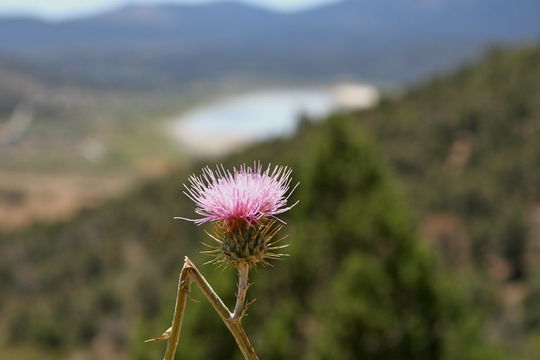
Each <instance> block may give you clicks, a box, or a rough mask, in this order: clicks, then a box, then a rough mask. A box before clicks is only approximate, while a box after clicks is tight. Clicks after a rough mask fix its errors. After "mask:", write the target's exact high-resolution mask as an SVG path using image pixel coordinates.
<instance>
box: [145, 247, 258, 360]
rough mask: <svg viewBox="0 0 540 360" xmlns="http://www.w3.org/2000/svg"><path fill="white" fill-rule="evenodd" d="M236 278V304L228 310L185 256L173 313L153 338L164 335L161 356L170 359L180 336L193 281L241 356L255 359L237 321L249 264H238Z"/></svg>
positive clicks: (242, 329)
mask: <svg viewBox="0 0 540 360" xmlns="http://www.w3.org/2000/svg"><path fill="white" fill-rule="evenodd" d="M238 271H239V281H238V293H237V299H236V306H235V311H234V313H232V314H231V312H230V311H229V309H228V308H227V306H226V305H225V304H224V303H223V301H222V300H221V298H220V297H219V296H218V295H217V294H216V292H215V291H214V290H213V289H212V287H211V286H210V284H208V282H207V281H206V279H205V278H204V277H203V276H202V274H201V273H200V271H199V270H198V269H197V268H196V267H195V265H193V263H192V262H191V260H189V258H187V257H186V259H185V263H184V267H183V268H182V271H181V273H180V280H179V284H178V293H177V296H176V306H175V310H174V317H173V323H172V327H171V328H170V329H169V330H167V331H166V332H165V334H164V335H163V336H162V337H160V338H156V339H155V340H162V339H168V340H169V341H168V344H167V350H166V352H165V357H164V358H163V360H174V356H175V353H176V348H177V346H178V341H179V340H180V328H181V326H182V320H183V317H184V311H185V309H186V301H187V296H188V293H189V290H190V284H191V283H192V282H194V283H195V284H197V285H198V286H199V288H200V289H201V291H202V292H203V294H204V296H205V297H206V299H208V301H209V302H210V304H211V305H212V307H213V308H214V310H216V312H217V313H218V315H219V316H220V318H221V319H222V320H223V322H224V323H225V325H226V326H227V328H228V329H229V331H230V332H231V334H232V335H233V337H234V339H235V340H236V344H237V345H238V347H239V348H240V351H241V352H242V355H243V356H244V359H245V360H259V358H258V357H257V354H256V353H255V350H254V349H253V346H251V343H250V341H249V339H248V337H247V335H246V332H245V331H244V328H243V327H242V324H241V319H242V316H243V314H244V312H245V311H244V306H245V299H246V292H247V288H248V286H249V285H248V274H249V267H247V268H243V267H239V269H238Z"/></svg>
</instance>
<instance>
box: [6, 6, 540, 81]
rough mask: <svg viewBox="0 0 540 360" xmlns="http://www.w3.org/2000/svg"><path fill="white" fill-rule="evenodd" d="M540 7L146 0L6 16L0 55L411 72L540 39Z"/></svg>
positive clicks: (185, 71) (70, 68)
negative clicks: (284, 8)
mask: <svg viewBox="0 0 540 360" xmlns="http://www.w3.org/2000/svg"><path fill="white" fill-rule="evenodd" d="M539 18H540V2H538V1H537V0H522V1H519V2H511V1H506V0H476V1H465V0H440V1H429V2H428V1H412V0H365V1H359V0H348V1H342V2H338V3H333V4H330V5H326V6H323V7H319V8H315V9H310V10H305V11H299V12H295V13H279V12H273V11H270V10H265V9H262V8H257V7H253V6H249V5H245V4H242V3H235V2H219V3H211V4H206V5H197V6H195V5H176V4H175V5H173V4H163V5H137V6H127V7H123V8H120V9H117V10H114V11H110V12H107V13H103V14H99V15H95V16H91V17H86V18H79V19H75V20H69V21H62V22H54V23H48V22H44V21H41V20H34V19H29V18H12V19H11V18H3V19H1V18H0V56H2V55H4V56H11V57H16V58H30V59H32V61H33V62H34V63H35V65H36V66H37V67H40V68H42V69H43V70H44V71H47V72H48V73H50V74H55V73H57V72H58V69H59V68H61V70H62V71H61V73H62V75H61V77H63V78H64V79H65V80H66V81H74V82H87V83H94V85H100V86H151V85H152V84H155V85H158V84H159V86H166V84H170V85H173V84H176V85H178V84H190V83H193V82H194V81H200V80H209V79H215V78H216V77H221V76H228V75H231V74H232V75H239V74H240V75H243V76H255V77H261V76H262V75H261V74H264V76H282V77H287V78H290V77H295V78H299V79H326V78H328V77H335V76H343V75H349V76H354V77H363V78H370V79H375V80H390V81H406V80H411V79H415V78H418V77H421V76H425V75H427V74H431V73H433V72H434V71H437V70H441V69H445V68H448V67H451V66H454V65H456V64H458V63H461V62H462V61H463V60H464V59H467V58H470V57H471V56H475V55H477V54H479V53H481V52H483V51H484V50H485V49H486V48H487V47H489V46H492V45H494V44H512V43H516V42H524V41H536V40H537V39H538V38H539V37H540V21H538V19H539ZM264 76H263V77H264Z"/></svg>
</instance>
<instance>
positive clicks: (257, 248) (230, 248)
mask: <svg viewBox="0 0 540 360" xmlns="http://www.w3.org/2000/svg"><path fill="white" fill-rule="evenodd" d="M234 225H235V226H231V224H230V223H224V222H216V223H215V224H214V234H208V235H210V237H211V238H212V239H214V240H215V241H216V242H217V244H216V245H208V244H205V245H206V246H208V247H210V248H211V250H208V251H204V252H203V253H205V254H207V255H211V256H213V257H214V258H213V259H212V260H210V261H209V262H211V263H216V264H219V265H224V266H232V267H236V268H237V267H238V265H239V264H240V263H244V264H248V265H249V266H250V267H253V266H255V265H258V264H262V265H270V263H269V262H268V260H271V259H278V258H280V257H283V256H286V255H285V254H281V253H279V251H280V249H283V248H285V247H287V246H288V245H280V242H281V241H282V240H283V239H285V236H283V237H278V236H277V235H278V233H279V231H280V230H281V228H282V226H281V225H280V224H279V223H278V222H277V221H276V220H274V219H271V220H268V219H267V220H265V221H263V222H261V223H256V224H251V225H248V224H246V223H245V222H239V223H237V224H234Z"/></svg>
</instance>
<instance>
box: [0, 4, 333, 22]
mask: <svg viewBox="0 0 540 360" xmlns="http://www.w3.org/2000/svg"><path fill="white" fill-rule="evenodd" d="M212 1H220V0H0V16H10V15H31V16H39V17H43V18H47V19H65V18H70V17H78V16H84V15H87V14H93V13H99V12H101V11H106V10H109V9H112V8H115V7H119V6H123V5H127V4H155V3H164V2H165V3H184V4H185V3H190V4H203V3H208V2H212ZM242 1H243V2H245V3H249V4H252V5H260V6H265V7H269V8H273V9H277V10H283V11H294V10H300V9H303V8H309V7H314V6H318V5H323V4H325V3H331V2H336V1H338V0H242Z"/></svg>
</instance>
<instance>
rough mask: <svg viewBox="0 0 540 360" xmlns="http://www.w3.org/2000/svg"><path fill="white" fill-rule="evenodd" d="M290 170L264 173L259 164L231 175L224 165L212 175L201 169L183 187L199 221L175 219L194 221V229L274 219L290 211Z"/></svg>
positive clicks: (269, 168) (270, 169) (277, 168)
mask: <svg viewBox="0 0 540 360" xmlns="http://www.w3.org/2000/svg"><path fill="white" fill-rule="evenodd" d="M290 183H291V169H289V168H287V167H284V166H275V167H273V168H272V167H271V166H270V165H268V167H267V168H266V169H263V167H262V165H261V164H260V163H254V164H253V167H251V166H246V165H245V164H244V165H241V166H240V168H239V169H236V168H233V170H232V172H231V171H229V170H225V168H224V167H223V165H220V166H217V167H216V170H215V171H213V170H211V169H210V168H209V167H205V168H203V172H202V174H201V175H200V176H196V175H191V176H190V177H189V185H190V186H187V185H186V184H184V187H185V188H186V190H187V192H186V191H184V194H186V196H187V197H189V198H190V199H191V200H193V202H195V205H196V208H195V212H196V213H197V214H199V215H200V216H201V218H199V219H186V218H175V219H183V220H189V221H193V222H194V223H196V224H197V225H200V224H203V223H206V222H209V221H223V222H224V223H225V224H231V223H236V222H237V221H238V220H240V221H245V222H246V223H247V224H248V225H251V224H252V223H257V222H259V221H260V220H261V219H263V218H265V217H274V216H276V215H278V214H281V213H283V212H285V211H287V210H289V209H291V208H292V207H293V206H294V205H296V203H295V204H293V205H291V206H287V200H288V198H289V196H290V195H291V193H292V192H293V191H294V189H295V188H296V186H295V187H294V188H292V189H291V190H290V191H289V187H290Z"/></svg>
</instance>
